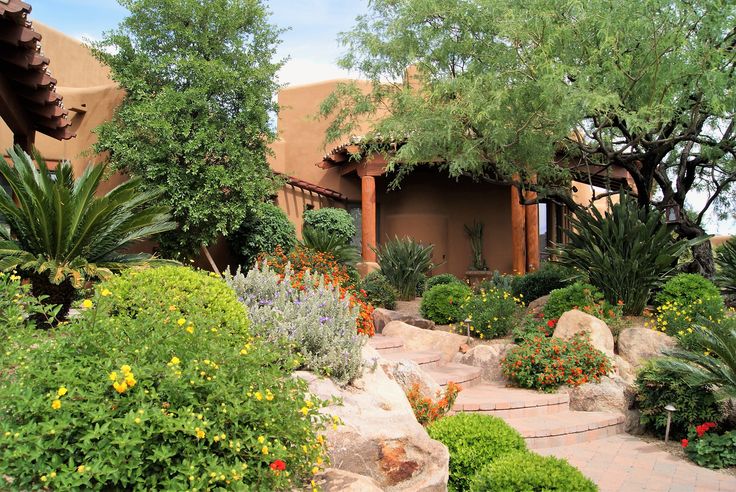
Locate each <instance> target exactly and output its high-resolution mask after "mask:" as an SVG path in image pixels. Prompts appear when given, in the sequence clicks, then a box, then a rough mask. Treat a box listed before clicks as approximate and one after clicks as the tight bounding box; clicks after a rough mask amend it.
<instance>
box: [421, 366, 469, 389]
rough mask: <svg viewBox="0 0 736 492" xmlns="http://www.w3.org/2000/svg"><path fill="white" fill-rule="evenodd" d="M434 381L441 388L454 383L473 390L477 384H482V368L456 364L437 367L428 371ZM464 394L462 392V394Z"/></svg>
mask: <svg viewBox="0 0 736 492" xmlns="http://www.w3.org/2000/svg"><path fill="white" fill-rule="evenodd" d="M426 372H427V374H429V375H430V376H431V377H432V379H434V380H435V381H437V383H439V385H440V386H447V383H448V382H450V381H452V382H453V383H457V384H459V385H460V386H462V387H463V389H465V388H471V387H472V386H475V385H476V384H480V382H481V379H480V374H481V368H480V367H473V366H469V365H467V364H458V363H456V362H449V363H447V364H442V365H439V366H436V367H430V368H428V369H426ZM462 393H463V392H462V391H461V392H460V394H462Z"/></svg>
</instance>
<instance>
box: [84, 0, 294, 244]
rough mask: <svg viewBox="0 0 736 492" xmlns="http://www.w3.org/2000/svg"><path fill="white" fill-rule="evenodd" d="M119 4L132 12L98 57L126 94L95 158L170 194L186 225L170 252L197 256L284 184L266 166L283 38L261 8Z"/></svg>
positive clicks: (255, 4)
mask: <svg viewBox="0 0 736 492" xmlns="http://www.w3.org/2000/svg"><path fill="white" fill-rule="evenodd" d="M119 2H120V4H121V5H123V6H124V7H126V8H127V9H128V10H129V11H130V15H129V16H128V17H127V18H125V19H124V20H123V21H122V23H121V24H120V26H119V27H118V28H117V29H115V30H112V31H110V32H107V33H105V35H104V38H103V39H102V41H99V42H96V43H94V44H93V46H92V48H93V52H94V53H95V55H96V56H97V57H98V58H99V59H100V60H101V61H103V62H104V63H105V64H107V65H108V66H109V67H110V70H111V72H112V77H113V79H114V80H115V81H116V82H117V83H118V84H120V86H121V87H122V88H124V89H125V91H126V97H125V100H124V102H123V104H122V106H121V107H120V108H118V110H117V112H116V113H115V117H114V118H113V120H112V121H110V122H108V123H105V124H103V125H102V126H101V127H99V128H98V129H97V133H98V136H99V143H98V144H97V146H96V150H97V151H105V152H108V153H109V160H110V162H111V164H112V166H113V168H114V169H116V170H119V171H123V172H126V173H129V174H131V175H133V176H139V177H140V178H141V179H142V180H143V183H144V184H145V185H146V186H147V187H150V188H159V187H161V188H163V189H164V191H165V194H164V200H165V202H167V204H168V205H170V206H171V209H172V214H173V216H174V219H175V220H176V221H177V222H178V223H179V224H180V227H179V229H177V230H176V231H172V232H171V233H167V234H164V235H163V237H162V239H161V248H162V252H163V253H164V254H166V255H170V256H174V257H177V256H183V257H187V256H192V255H193V254H194V253H195V252H196V251H197V249H199V248H200V246H203V245H204V246H206V245H207V244H210V243H211V242H213V241H214V240H215V239H216V238H217V237H218V235H220V234H224V235H227V234H228V233H230V232H231V231H233V230H235V229H237V227H238V226H240V224H241V223H242V222H243V220H244V218H245V216H246V214H247V213H248V211H249V210H252V209H253V206H254V204H256V203H259V202H262V201H264V199H266V198H267V197H269V196H270V195H271V194H272V193H273V192H274V191H275V189H276V188H277V186H278V185H279V180H278V179H276V178H274V176H273V173H272V172H271V170H270V168H269V166H268V163H267V161H266V158H267V154H268V145H269V143H270V142H271V141H272V140H273V138H274V133H273V129H272V128H271V126H270V124H269V118H270V117H271V115H272V114H273V112H274V111H276V106H275V103H274V100H273V94H274V92H275V91H276V89H277V83H276V79H275V76H276V72H277V70H278V69H279V67H280V66H281V63H280V62H277V61H274V55H275V49H276V46H277V44H278V42H279V41H278V36H279V34H280V31H279V30H278V29H276V28H275V27H273V26H272V25H271V24H269V22H268V11H267V10H266V8H265V7H264V6H263V4H262V2H261V1H260V0H210V1H208V2H202V1H200V0H119Z"/></svg>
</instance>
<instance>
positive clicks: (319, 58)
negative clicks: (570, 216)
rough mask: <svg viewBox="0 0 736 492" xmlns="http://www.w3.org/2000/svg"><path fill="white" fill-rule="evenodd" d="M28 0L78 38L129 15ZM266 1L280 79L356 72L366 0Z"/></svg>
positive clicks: (106, 6)
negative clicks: (355, 32) (343, 43)
mask: <svg viewBox="0 0 736 492" xmlns="http://www.w3.org/2000/svg"><path fill="white" fill-rule="evenodd" d="M26 1H28V2H30V3H31V5H32V6H33V11H32V13H31V20H35V19H37V20H39V21H41V22H43V23H44V24H47V25H49V26H51V27H54V28H56V29H57V30H59V31H62V32H64V33H66V34H68V35H70V36H73V37H76V38H78V39H84V38H88V39H99V38H100V36H101V34H102V33H103V32H104V31H107V30H109V29H112V28H114V27H115V26H116V25H117V24H118V23H119V22H120V20H121V19H122V18H123V17H124V16H125V14H126V11H125V9H123V8H122V7H121V6H120V5H119V4H118V3H117V1H115V0H26ZM267 4H268V5H269V8H270V10H271V12H272V16H271V19H272V23H273V24H275V25H276V26H278V27H281V28H286V29H288V31H287V32H285V33H284V34H283V35H282V36H281V39H282V44H281V45H280V46H279V50H278V54H279V57H280V58H288V61H287V62H286V64H285V65H284V67H283V68H282V70H281V72H280V74H279V80H280V82H281V83H284V84H289V85H297V84H306V83H311V82H318V81H321V80H328V79H334V78H339V77H350V76H355V75H356V74H350V73H347V72H345V71H343V70H342V69H340V68H338V67H337V64H336V60H337V58H338V57H339V56H340V55H341V54H342V48H341V47H340V46H339V45H338V43H337V35H338V33H340V32H342V31H347V30H349V29H350V28H351V27H352V26H353V24H354V21H355V18H356V16H358V15H360V14H363V13H365V12H366V10H367V5H368V0H270V1H267ZM52 69H53V67H52ZM706 199H707V197H706V196H702V195H699V194H697V193H694V194H693V196H692V200H691V202H692V205H694V206H695V208H698V206H699V205H700V206H702V204H704V203H705V201H706ZM706 229H707V232H709V233H711V234H734V233H736V222H734V221H726V222H719V221H717V220H716V219H715V217H712V216H711V217H709V219H708V221H707V224H706Z"/></svg>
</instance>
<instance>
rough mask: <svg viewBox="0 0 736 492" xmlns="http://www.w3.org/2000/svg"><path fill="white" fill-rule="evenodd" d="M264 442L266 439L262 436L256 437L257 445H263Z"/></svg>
mask: <svg viewBox="0 0 736 492" xmlns="http://www.w3.org/2000/svg"><path fill="white" fill-rule="evenodd" d="M264 442H266V438H265V437H263V436H258V444H263V443H264Z"/></svg>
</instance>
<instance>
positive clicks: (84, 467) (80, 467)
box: [77, 465, 87, 473]
mask: <svg viewBox="0 0 736 492" xmlns="http://www.w3.org/2000/svg"><path fill="white" fill-rule="evenodd" d="M86 469H87V467H86V466H84V465H79V466H78V467H77V471H78V472H79V473H84V471H85V470H86Z"/></svg>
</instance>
